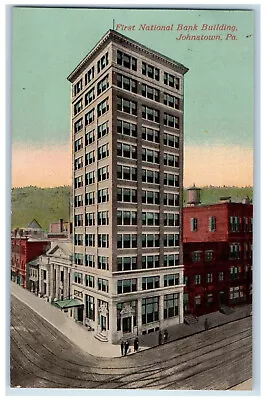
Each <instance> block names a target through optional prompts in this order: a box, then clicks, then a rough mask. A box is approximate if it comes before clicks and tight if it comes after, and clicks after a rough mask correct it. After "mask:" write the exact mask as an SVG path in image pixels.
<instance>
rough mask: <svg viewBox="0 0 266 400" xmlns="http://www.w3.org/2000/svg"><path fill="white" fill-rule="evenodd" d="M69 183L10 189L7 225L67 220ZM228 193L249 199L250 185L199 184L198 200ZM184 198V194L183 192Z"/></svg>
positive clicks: (213, 200)
mask: <svg viewBox="0 0 266 400" xmlns="http://www.w3.org/2000/svg"><path fill="white" fill-rule="evenodd" d="M70 190H71V188H70V187H69V186H59V187H55V188H45V189H42V188H38V187H36V186H27V187H22V188H14V189H12V193H11V209H12V213H11V228H12V229H14V228H17V227H20V228H23V227H25V226H26V225H27V224H28V223H29V222H30V221H31V220H32V219H33V218H35V219H36V220H37V221H38V222H39V224H40V225H41V226H42V227H43V228H44V229H45V230H48V228H49V224H50V223H51V222H57V221H59V219H60V218H63V219H64V220H65V221H68V220H69V201H70ZM223 196H231V197H232V200H237V201H241V200H242V199H243V198H244V197H246V196H249V198H250V199H252V198H253V188H252V187H245V188H238V187H214V186H208V187H203V188H202V191H201V202H202V203H203V204H212V203H216V202H218V201H219V198H220V197H223ZM184 201H185V193H184Z"/></svg>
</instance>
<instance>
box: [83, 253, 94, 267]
mask: <svg viewBox="0 0 266 400" xmlns="http://www.w3.org/2000/svg"><path fill="white" fill-rule="evenodd" d="M85 265H86V267H91V268H95V256H94V255H92V254H85Z"/></svg>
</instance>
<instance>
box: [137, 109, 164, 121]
mask: <svg viewBox="0 0 266 400" xmlns="http://www.w3.org/2000/svg"><path fill="white" fill-rule="evenodd" d="M141 110H142V118H144V119H147V120H149V121H153V122H160V114H159V111H158V110H155V109H154V108H150V107H147V106H142V107H141Z"/></svg>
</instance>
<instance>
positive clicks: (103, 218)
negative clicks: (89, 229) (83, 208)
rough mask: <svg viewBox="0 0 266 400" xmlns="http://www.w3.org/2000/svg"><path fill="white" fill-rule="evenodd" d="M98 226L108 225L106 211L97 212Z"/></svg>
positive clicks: (107, 213)
mask: <svg viewBox="0 0 266 400" xmlns="http://www.w3.org/2000/svg"><path fill="white" fill-rule="evenodd" d="M98 225H109V212H108V211H100V212H98Z"/></svg>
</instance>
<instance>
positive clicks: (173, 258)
mask: <svg viewBox="0 0 266 400" xmlns="http://www.w3.org/2000/svg"><path fill="white" fill-rule="evenodd" d="M163 258H164V267H175V266H178V265H179V254H165V255H164V257H163Z"/></svg>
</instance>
